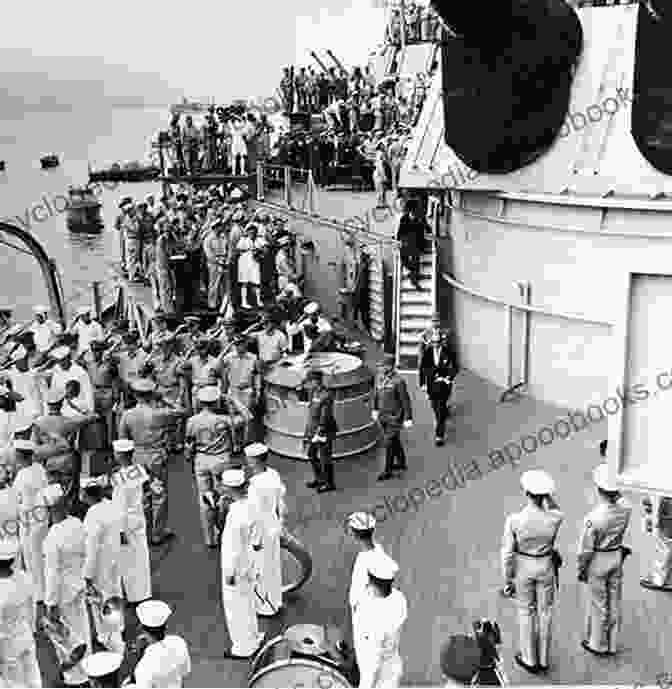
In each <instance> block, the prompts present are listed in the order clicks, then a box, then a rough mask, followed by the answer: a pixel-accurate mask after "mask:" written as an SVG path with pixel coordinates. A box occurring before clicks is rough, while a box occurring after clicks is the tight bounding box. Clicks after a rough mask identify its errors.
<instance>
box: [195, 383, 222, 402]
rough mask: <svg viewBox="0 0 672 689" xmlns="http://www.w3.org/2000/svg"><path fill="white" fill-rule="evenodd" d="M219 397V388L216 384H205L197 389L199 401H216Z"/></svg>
mask: <svg viewBox="0 0 672 689" xmlns="http://www.w3.org/2000/svg"><path fill="white" fill-rule="evenodd" d="M219 398H220V394H219V388H218V387H217V386H216V385H206V386H205V387H203V388H201V389H200V390H199V391H198V401H199V402H206V403H208V402H216V401H217V400H218V399H219Z"/></svg>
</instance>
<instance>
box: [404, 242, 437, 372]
mask: <svg viewBox="0 0 672 689" xmlns="http://www.w3.org/2000/svg"><path fill="white" fill-rule="evenodd" d="M420 286H421V289H420V290H418V289H416V288H415V286H414V285H413V283H412V282H411V281H410V280H409V278H408V272H407V270H406V269H405V268H404V267H403V266H402V265H401V259H400V257H399V252H398V251H397V252H395V259H394V324H395V325H394V327H395V332H396V356H397V368H398V369H399V370H400V371H402V372H413V373H415V372H417V370H418V364H419V362H418V345H419V342H420V335H421V334H422V333H423V332H424V331H425V330H426V329H427V328H429V327H430V326H431V324H432V315H433V314H434V312H435V311H436V306H437V304H436V297H437V294H436V239H435V238H434V237H427V238H426V246H425V252H424V253H423V254H422V255H421V257H420Z"/></svg>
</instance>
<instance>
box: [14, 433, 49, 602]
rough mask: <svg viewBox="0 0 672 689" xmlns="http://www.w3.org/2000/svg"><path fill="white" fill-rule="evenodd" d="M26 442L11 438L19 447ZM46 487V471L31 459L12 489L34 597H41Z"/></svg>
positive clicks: (24, 558)
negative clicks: (15, 496)
mask: <svg viewBox="0 0 672 689" xmlns="http://www.w3.org/2000/svg"><path fill="white" fill-rule="evenodd" d="M29 444H30V441H25V440H24V441H15V445H18V446H19V447H24V446H25V447H28V446H29ZM46 487H47V472H46V471H45V470H44V467H43V466H42V465H41V464H40V463H38V462H33V463H32V464H31V465H30V466H27V467H23V468H22V469H19V471H18V472H17V474H16V478H15V479H14V489H15V490H16V493H17V495H18V498H19V516H20V526H19V535H20V539H21V552H22V554H23V563H24V566H25V568H26V571H27V572H28V574H29V575H30V577H31V579H32V580H33V584H34V586H35V596H36V600H43V599H44V555H43V550H42V546H43V543H44V539H45V538H46V535H47V531H48V529H49V524H48V519H47V512H46V507H44V503H43V501H42V500H41V493H42V490H44V488H46Z"/></svg>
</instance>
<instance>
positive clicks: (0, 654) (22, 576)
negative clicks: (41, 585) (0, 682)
mask: <svg viewBox="0 0 672 689" xmlns="http://www.w3.org/2000/svg"><path fill="white" fill-rule="evenodd" d="M18 554H19V542H18V540H17V539H15V538H0V677H2V678H3V679H4V680H6V681H7V683H8V685H9V686H10V687H41V686H42V676H41V675H40V667H39V665H38V664H37V652H36V648H35V637H34V636H33V630H34V629H35V600H34V593H33V583H32V581H31V580H30V576H29V575H28V574H27V573H26V572H24V571H23V570H21V569H19V568H18V567H16V565H15V563H16V558H17V556H18Z"/></svg>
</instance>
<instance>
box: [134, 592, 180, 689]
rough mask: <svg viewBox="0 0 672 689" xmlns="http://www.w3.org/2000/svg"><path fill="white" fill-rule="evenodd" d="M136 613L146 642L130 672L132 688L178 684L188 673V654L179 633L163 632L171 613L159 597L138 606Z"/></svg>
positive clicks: (176, 685) (178, 685)
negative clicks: (133, 684)
mask: <svg viewBox="0 0 672 689" xmlns="http://www.w3.org/2000/svg"><path fill="white" fill-rule="evenodd" d="M136 612H137V615H138V620H139V621H140V624H141V625H142V632H143V634H144V636H145V637H147V641H148V642H149V645H147V646H145V649H144V652H143V654H142V658H140V660H139V661H138V664H137V665H136V666H135V670H134V671H133V676H134V678H135V686H136V687H148V688H149V687H181V686H182V683H183V680H184V678H185V677H188V676H189V674H191V656H190V655H189V649H188V648H187V644H186V643H185V641H184V639H183V638H182V637H181V636H177V635H176V634H168V635H167V634H166V622H167V621H168V618H169V617H170V616H171V615H172V614H173V611H172V610H171V609H170V606H169V605H167V604H166V603H164V602H163V601H161V600H148V601H145V602H144V603H141V604H140V605H138V608H137V611H136Z"/></svg>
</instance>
